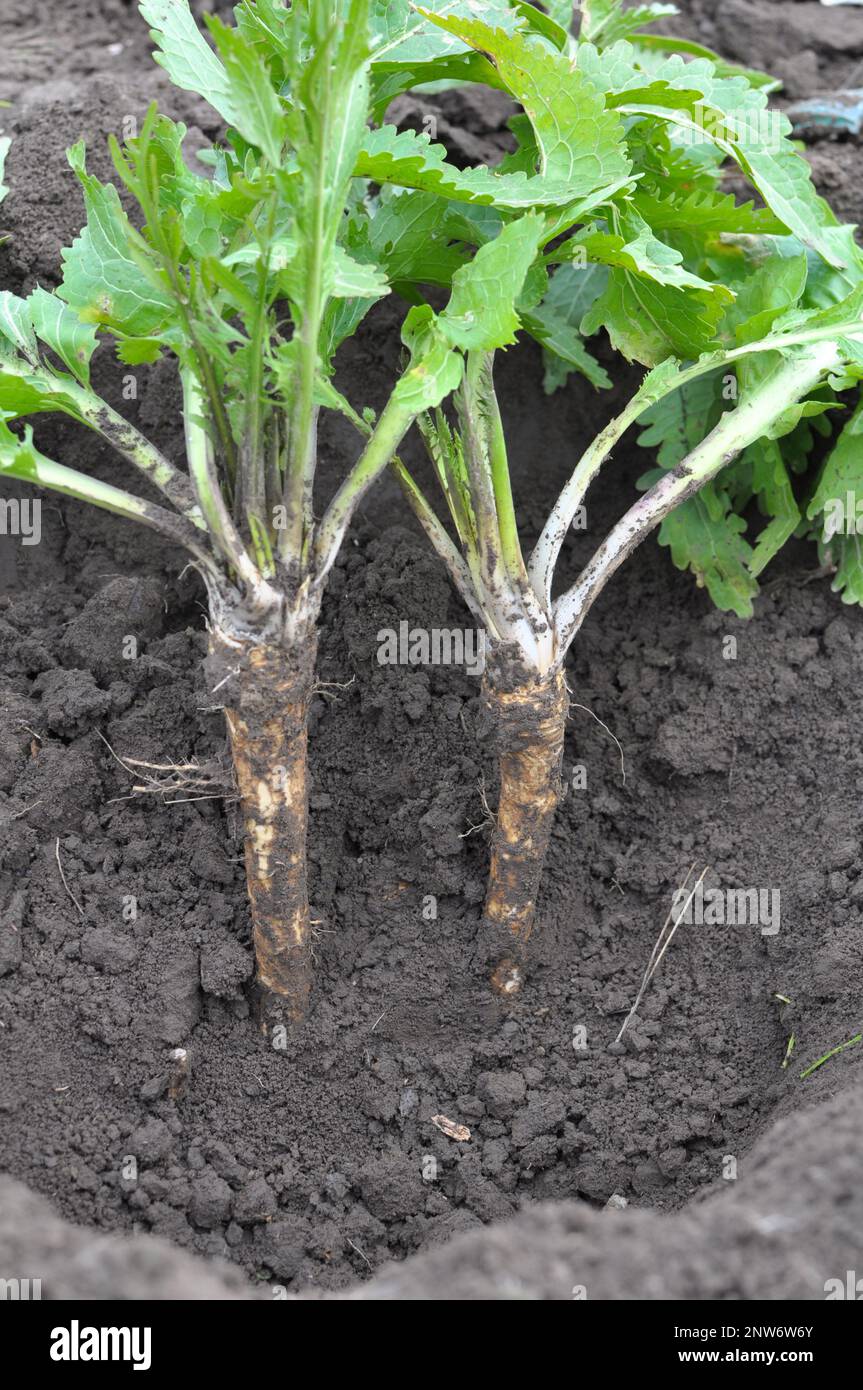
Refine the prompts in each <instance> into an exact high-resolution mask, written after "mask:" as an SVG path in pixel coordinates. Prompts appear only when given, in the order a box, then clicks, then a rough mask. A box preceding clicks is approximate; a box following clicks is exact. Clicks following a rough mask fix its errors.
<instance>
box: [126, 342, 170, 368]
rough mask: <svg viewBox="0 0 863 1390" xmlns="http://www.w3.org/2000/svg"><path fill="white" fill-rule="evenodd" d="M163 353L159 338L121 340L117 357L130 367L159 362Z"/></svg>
mask: <svg viewBox="0 0 863 1390" xmlns="http://www.w3.org/2000/svg"><path fill="white" fill-rule="evenodd" d="M161 351H162V344H161V343H160V342H159V339H158V338H121V339H120V340H119V341H118V343H117V357H118V359H119V360H120V361H121V362H125V363H126V365H127V366H128V367H140V366H142V365H143V363H145V362H146V363H150V362H157V361H158V360H159V354H160V353H161Z"/></svg>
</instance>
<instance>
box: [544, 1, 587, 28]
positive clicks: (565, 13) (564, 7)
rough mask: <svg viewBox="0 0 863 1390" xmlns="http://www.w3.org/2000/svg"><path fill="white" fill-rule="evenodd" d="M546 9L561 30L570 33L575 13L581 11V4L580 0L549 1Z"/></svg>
mask: <svg viewBox="0 0 863 1390" xmlns="http://www.w3.org/2000/svg"><path fill="white" fill-rule="evenodd" d="M545 8H546V9H547V10H548V13H549V14H550V15H551V18H552V19H553V20H554V22H555V24H559V25H560V27H561V29H565V30H566V31H567V33H569V30H570V29H571V28H572V21H573V18H574V16H575V11H576V10H579V9H581V3H580V0H547V3H546V6H545Z"/></svg>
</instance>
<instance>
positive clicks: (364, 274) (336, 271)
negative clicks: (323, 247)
mask: <svg viewBox="0 0 863 1390" xmlns="http://www.w3.org/2000/svg"><path fill="white" fill-rule="evenodd" d="M331 292H332V294H334V295H335V296H336V298H338V299H353V298H356V299H381V298H383V296H384V295H385V294H389V292H390V287H389V284H388V283H387V278H386V276H385V275H384V274H383V273H382V271H381V270H379V269H378V267H377V266H376V265H370V264H363V263H362V262H360V261H355V260H354V258H353V257H352V256H350V255H348V253H347V251H345V249H344V247H342V246H336V247H335V251H334V256H333V262H332V286H331Z"/></svg>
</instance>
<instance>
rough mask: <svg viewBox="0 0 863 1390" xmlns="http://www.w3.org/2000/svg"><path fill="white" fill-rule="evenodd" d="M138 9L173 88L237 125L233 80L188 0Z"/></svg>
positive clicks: (152, 0) (150, 2)
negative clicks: (200, 99)
mask: <svg viewBox="0 0 863 1390" xmlns="http://www.w3.org/2000/svg"><path fill="white" fill-rule="evenodd" d="M138 9H139V10H140V12H141V15H142V18H143V19H144V20H145V21H146V23H147V24H149V26H150V37H151V39H152V40H153V42H154V43H155V44H156V45H157V47H158V50H159V51H158V52H157V53H155V54H154V55H153V56H154V58H155V59H156V62H157V63H159V65H160V66H161V67H163V68H164V69H165V71H166V73H167V74H168V76H169V77H170V79H171V81H172V82H173V83H174V85H175V86H176V87H180V88H182V90H183V91H184V92H196V93H197V95H198V96H201V97H203V98H204V100H205V101H206V102H208V103H209V105H210V106H212V107H213V109H214V110H215V111H218V113H219V115H220V116H221V117H222V119H223V120H224V121H226V122H227V123H228V125H237V111H236V105H235V99H234V94H233V91H232V84H231V80H230V78H229V76H228V73H227V71H226V70H225V67H224V65H223V64H222V63H221V62H220V61H219V59H218V57H217V56H216V54H215V53H214V52H213V50H212V48H211V47H210V45H209V44H208V43H207V40H206V39H205V38H204V35H203V34H202V33H201V31H200V29H199V28H198V26H197V23H196V22H195V18H194V15H193V14H192V11H191V9H190V8H189V3H188V0H139V3H138ZM237 128H238V129H239V126H237Z"/></svg>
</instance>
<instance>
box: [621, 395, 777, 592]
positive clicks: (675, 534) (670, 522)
mask: <svg viewBox="0 0 863 1390" xmlns="http://www.w3.org/2000/svg"><path fill="white" fill-rule="evenodd" d="M718 386H719V377H718V375H717V373H715V372H714V373H712V374H709V375H706V376H703V377H698V378H696V380H695V381H691V382H689V383H687V384H686V385H684V386H682V387H681V388H680V389H679V390H678V391H675V392H673V393H672V394H671V395H668V396H665V398H664V399H662V400H660V401H659V402H657V404H655V405H652V406H651V407H650V408H649V409H648V410H646V411H645V412H644V414H643V416H642V423H643V424H644V425H645V426H646V428H645V429H643V430H642V433H641V434H640V435H639V440H638V442H639V444H640V445H641V446H642V448H645V449H655V450H656V451H657V459H658V462H659V464H660V467H661V468H662V469H663V470H667V469H670V468H674V467H676V465H677V464H678V463H680V462H682V460H683V459H684V458H686V456H687V455H688V454H689V453H690V451H691V450H692V449H694V448H695V447H696V446H697V445H698V444H700V443H701V442H702V440H703V439H705V438H706V436H707V435H708V434H709V433H710V431H711V430H712V429H713V427H714V425H715V424H716V423H717V421H718V420H719V418H720V415H721V413H722V401H721V399H720V397H719V391H718ZM656 477H657V474H655V473H650V474H648V475H646V476H645V477H644V478H642V479H640V480H639V486H640V487H646V486H649V485H650V483H652V482H654V481H655V479H656ZM745 530H746V522H745V521H744V520H743V518H742V517H739V516H737V515H736V514H735V512H734V509H733V507H732V505H731V501H730V498H729V494H728V491H727V488H726V486H725V483H724V480H723V481H720V480H715V481H714V482H712V483H708V484H707V485H706V486H705V487H703V488H702V489H701V490H700V492H699V493H698V494H697V495H696V496H695V497H692V498H690V499H689V500H688V501H686V502H684V503H682V505H681V506H679V507H677V508H676V510H675V511H673V512H672V513H671V514H670V516H668V517H666V519H665V521H664V522H663V523H662V526H661V528H660V532H659V543H660V545H665V546H668V547H669V548H670V550H671V558H672V560H673V562H674V564H675V566H676V567H677V569H681V570H683V569H688V570H690V571H691V572H692V573H693V574H694V575H695V578H696V581H697V583H698V585H699V587H706V588H707V591H708V593H709V594H710V597H711V598H712V600H713V602H714V603H715V604H716V606H717V607H718V608H720V609H722V610H723V611H724V612H728V611H731V612H734V613H737V615H738V616H739V617H741V618H746V617H751V615H752V600H753V598H754V597H755V595H756V594H757V593H758V584H757V583H756V581H755V579H754V578H753V575H752V573H751V570H750V565H751V562H752V558H753V551H752V547H751V546H750V545H749V544H748V542H747V541H746V540H744V538H743V533H744V531H745Z"/></svg>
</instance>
